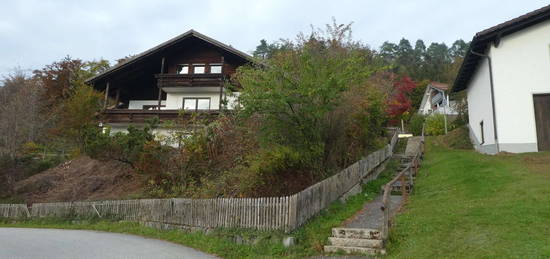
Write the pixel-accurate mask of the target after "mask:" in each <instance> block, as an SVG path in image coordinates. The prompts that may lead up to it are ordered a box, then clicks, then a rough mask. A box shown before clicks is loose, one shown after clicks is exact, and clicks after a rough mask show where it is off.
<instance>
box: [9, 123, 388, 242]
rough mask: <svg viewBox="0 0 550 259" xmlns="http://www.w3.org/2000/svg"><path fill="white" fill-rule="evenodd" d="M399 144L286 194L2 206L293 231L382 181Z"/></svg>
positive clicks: (12, 212) (37, 213)
mask: <svg viewBox="0 0 550 259" xmlns="http://www.w3.org/2000/svg"><path fill="white" fill-rule="evenodd" d="M396 143H397V133H396V134H394V135H393V137H392V139H391V141H390V144H388V145H386V146H385V147H384V148H382V149H380V150H377V151H375V152H373V153H371V154H369V155H368V156H367V157H365V158H363V159H361V160H360V161H358V162H356V163H354V164H353V165H351V166H349V167H348V168H346V169H344V170H342V171H341V172H340V173H338V174H336V175H333V176H331V177H329V178H327V179H325V180H323V181H321V182H319V183H317V184H315V185H312V186H310V187H308V188H307V189H305V190H303V191H301V192H299V193H296V194H294V195H290V196H285V197H265V198H217V199H179V198H177V199H141V200H111V201H80V202H54V203H35V204H33V205H32V207H31V208H30V209H29V210H26V209H27V207H26V205H24V204H5V205H2V204H0V217H12V218H15V217H25V216H27V217H35V218H42V217H67V218H89V217H102V218H103V217H105V218H117V219H121V220H128V221H138V222H146V223H158V224H161V225H164V226H166V225H167V226H172V227H176V228H219V227H222V228H251V229H259V230H284V231H287V232H289V231H292V230H294V229H296V228H298V227H299V226H301V225H303V224H304V223H305V222H307V220H309V219H310V218H311V217H313V216H314V215H316V214H317V213H319V212H320V211H321V210H323V209H325V208H327V207H328V206H329V204H331V203H332V202H333V201H335V200H336V199H338V198H340V197H341V196H342V195H343V194H345V193H346V192H348V191H349V190H350V189H351V188H352V187H354V186H355V185H357V184H359V183H360V182H361V181H362V180H363V181H366V182H368V181H370V180H373V179H376V177H377V176H378V175H377V174H376V170H375V168H377V167H378V166H379V165H380V164H381V163H383V162H384V161H386V160H387V159H388V158H389V157H391V156H392V150H393V148H394V146H395V144H396ZM23 209H25V210H23ZM25 211H26V213H25Z"/></svg>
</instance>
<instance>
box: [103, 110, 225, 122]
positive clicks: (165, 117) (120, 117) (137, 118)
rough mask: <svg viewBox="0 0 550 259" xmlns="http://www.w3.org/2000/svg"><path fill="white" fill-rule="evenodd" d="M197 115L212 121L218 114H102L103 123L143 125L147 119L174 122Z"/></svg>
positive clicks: (121, 112) (189, 112)
mask: <svg viewBox="0 0 550 259" xmlns="http://www.w3.org/2000/svg"><path fill="white" fill-rule="evenodd" d="M194 113H196V114H198V116H199V117H200V118H201V119H206V120H211V119H212V120H213V119H215V118H216V117H217V116H218V115H219V114H220V112H219V111H218V110H197V111H193V112H191V111H186V112H184V113H182V111H181V110H133V109H132V110H131V109H107V110H104V111H103V113H102V120H103V122H104V123H145V122H146V120H147V119H150V118H153V117H158V118H159V120H160V122H165V121H175V120H178V119H188V118H191V116H192V114H194Z"/></svg>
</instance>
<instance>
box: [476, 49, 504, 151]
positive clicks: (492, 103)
mask: <svg viewBox="0 0 550 259" xmlns="http://www.w3.org/2000/svg"><path fill="white" fill-rule="evenodd" d="M470 53H472V54H474V55H476V56H479V57H482V58H486V59H487V61H488V62H489V82H490V85H491V106H492V108H493V131H494V135H495V144H496V148H497V153H499V152H500V147H499V144H498V134H497V116H496V111H495V90H494V83H493V65H492V63H493V62H492V61H491V57H490V56H489V55H485V54H482V53H478V52H475V51H473V50H470Z"/></svg>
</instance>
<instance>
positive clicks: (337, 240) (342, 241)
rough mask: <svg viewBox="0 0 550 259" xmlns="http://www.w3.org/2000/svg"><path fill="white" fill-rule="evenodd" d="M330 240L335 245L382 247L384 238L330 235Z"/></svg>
mask: <svg viewBox="0 0 550 259" xmlns="http://www.w3.org/2000/svg"><path fill="white" fill-rule="evenodd" d="M328 241H329V242H330V244H331V245H333V246H355V247H370V248H382V246H383V243H384V242H382V240H379V239H361V238H341V237H329V238H328Z"/></svg>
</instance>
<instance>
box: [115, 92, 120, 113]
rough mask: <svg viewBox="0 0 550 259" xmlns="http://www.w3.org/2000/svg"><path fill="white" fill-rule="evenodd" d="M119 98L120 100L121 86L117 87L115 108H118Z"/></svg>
mask: <svg viewBox="0 0 550 259" xmlns="http://www.w3.org/2000/svg"><path fill="white" fill-rule="evenodd" d="M119 100H120V88H118V89H116V97H115V109H116V108H118V101H119Z"/></svg>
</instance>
